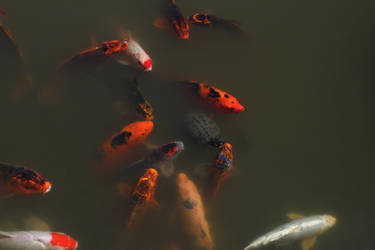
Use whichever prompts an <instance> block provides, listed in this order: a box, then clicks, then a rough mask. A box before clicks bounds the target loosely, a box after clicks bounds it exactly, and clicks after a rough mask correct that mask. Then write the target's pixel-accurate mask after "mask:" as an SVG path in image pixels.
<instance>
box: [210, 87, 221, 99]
mask: <svg viewBox="0 0 375 250" xmlns="http://www.w3.org/2000/svg"><path fill="white" fill-rule="evenodd" d="M208 96H209V97H212V98H218V97H221V96H220V94H219V92H217V91H216V90H215V89H214V88H210V93H209V94H208Z"/></svg>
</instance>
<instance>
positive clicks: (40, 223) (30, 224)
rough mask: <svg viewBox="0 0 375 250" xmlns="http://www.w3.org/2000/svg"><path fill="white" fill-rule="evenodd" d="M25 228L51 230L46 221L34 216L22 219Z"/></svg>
mask: <svg viewBox="0 0 375 250" xmlns="http://www.w3.org/2000/svg"><path fill="white" fill-rule="evenodd" d="M24 225H25V230H38V231H51V228H50V226H49V225H48V223H47V222H45V221H44V220H42V219H41V218H39V217H36V216H30V217H28V218H26V219H25V220H24Z"/></svg>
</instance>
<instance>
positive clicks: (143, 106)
mask: <svg viewBox="0 0 375 250" xmlns="http://www.w3.org/2000/svg"><path fill="white" fill-rule="evenodd" d="M128 86H129V88H128V90H129V91H128V93H129V95H130V98H131V99H132V101H133V102H134V103H135V105H136V109H137V112H138V113H139V114H140V116H141V117H142V118H144V119H145V120H146V121H152V120H153V119H154V114H153V108H152V106H151V104H150V103H149V102H148V101H147V100H146V98H145V97H144V95H143V94H142V92H141V90H140V89H139V87H138V82H137V79H135V80H134V81H133V82H130V83H129V85H128Z"/></svg>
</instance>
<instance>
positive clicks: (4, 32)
mask: <svg viewBox="0 0 375 250" xmlns="http://www.w3.org/2000/svg"><path fill="white" fill-rule="evenodd" d="M6 13H7V11H6V10H5V9H0V41H1V40H2V39H5V40H6V41H7V42H8V43H10V44H11V46H12V47H13V48H14V49H15V51H16V52H17V54H18V57H19V59H20V63H21V65H22V70H23V72H24V73H23V74H22V75H21V76H19V79H18V81H17V85H16V86H15V88H14V89H13V91H12V95H11V97H12V99H13V100H19V99H21V98H22V97H23V96H24V95H25V94H26V92H27V91H28V90H29V89H30V88H31V87H32V77H31V74H30V71H29V69H28V67H27V65H26V62H25V57H24V55H23V53H22V51H21V50H20V48H19V47H18V46H17V43H16V40H15V39H14V37H13V36H12V34H11V31H10V29H8V28H7V27H5V26H4V25H3V23H2V21H1V18H2V15H5V14H6Z"/></svg>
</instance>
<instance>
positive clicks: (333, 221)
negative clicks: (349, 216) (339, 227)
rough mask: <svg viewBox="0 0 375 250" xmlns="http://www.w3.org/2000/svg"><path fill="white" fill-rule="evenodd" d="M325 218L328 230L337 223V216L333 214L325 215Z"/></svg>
mask: <svg viewBox="0 0 375 250" xmlns="http://www.w3.org/2000/svg"><path fill="white" fill-rule="evenodd" d="M323 219H324V222H325V223H324V224H325V228H326V230H328V229H329V228H331V227H333V226H334V225H335V224H336V218H335V217H333V216H332V215H323Z"/></svg>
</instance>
